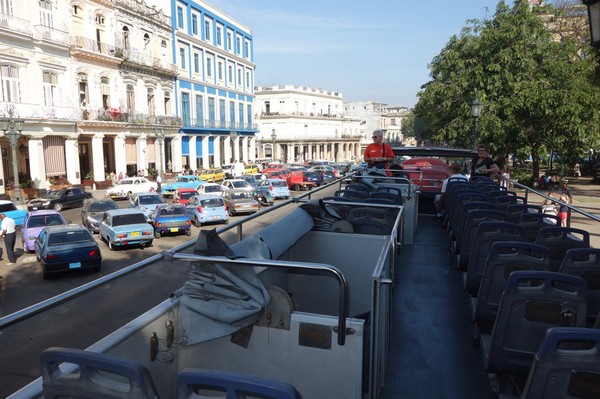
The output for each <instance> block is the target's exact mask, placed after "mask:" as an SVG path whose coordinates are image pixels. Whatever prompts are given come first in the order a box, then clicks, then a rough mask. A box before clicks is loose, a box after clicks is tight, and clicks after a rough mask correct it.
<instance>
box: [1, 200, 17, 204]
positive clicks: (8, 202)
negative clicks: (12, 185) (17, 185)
mask: <svg viewBox="0 0 600 399" xmlns="http://www.w3.org/2000/svg"><path fill="white" fill-rule="evenodd" d="M13 203H14V202H12V201H8V200H0V204H13Z"/></svg>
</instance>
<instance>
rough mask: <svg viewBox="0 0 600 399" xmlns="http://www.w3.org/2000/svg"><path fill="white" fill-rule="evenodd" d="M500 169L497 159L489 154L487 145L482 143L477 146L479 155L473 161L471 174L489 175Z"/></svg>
mask: <svg viewBox="0 0 600 399" xmlns="http://www.w3.org/2000/svg"><path fill="white" fill-rule="evenodd" d="M499 171H500V169H499V168H498V165H496V161H494V160H493V159H492V157H490V156H489V154H488V149H487V147H486V146H485V145H483V144H480V145H479V147H477V156H476V157H475V158H473V160H472V161H471V176H488V177H489V175H491V174H494V173H498V172H499Z"/></svg>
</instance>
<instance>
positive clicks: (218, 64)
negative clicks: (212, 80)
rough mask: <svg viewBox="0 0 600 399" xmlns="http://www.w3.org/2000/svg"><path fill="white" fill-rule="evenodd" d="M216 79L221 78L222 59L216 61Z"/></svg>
mask: <svg viewBox="0 0 600 399" xmlns="http://www.w3.org/2000/svg"><path fill="white" fill-rule="evenodd" d="M217 79H219V80H223V61H219V62H217Z"/></svg>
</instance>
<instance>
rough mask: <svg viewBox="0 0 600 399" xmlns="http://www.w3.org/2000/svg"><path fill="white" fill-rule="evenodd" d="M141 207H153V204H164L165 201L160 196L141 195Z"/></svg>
mask: <svg viewBox="0 0 600 399" xmlns="http://www.w3.org/2000/svg"><path fill="white" fill-rule="evenodd" d="M138 200H139V203H140V205H153V204H164V203H165V200H164V199H163V197H161V196H160V195H140V196H139V198H138Z"/></svg>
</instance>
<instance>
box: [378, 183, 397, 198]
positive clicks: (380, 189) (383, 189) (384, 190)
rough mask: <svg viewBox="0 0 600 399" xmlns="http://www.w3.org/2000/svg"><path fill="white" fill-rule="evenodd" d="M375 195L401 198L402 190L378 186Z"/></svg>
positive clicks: (388, 186)
mask: <svg viewBox="0 0 600 399" xmlns="http://www.w3.org/2000/svg"><path fill="white" fill-rule="evenodd" d="M375 192H377V193H392V194H396V195H398V196H400V197H402V189H401V188H400V187H394V186H390V185H387V186H385V185H380V186H377V188H376V189H375Z"/></svg>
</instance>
